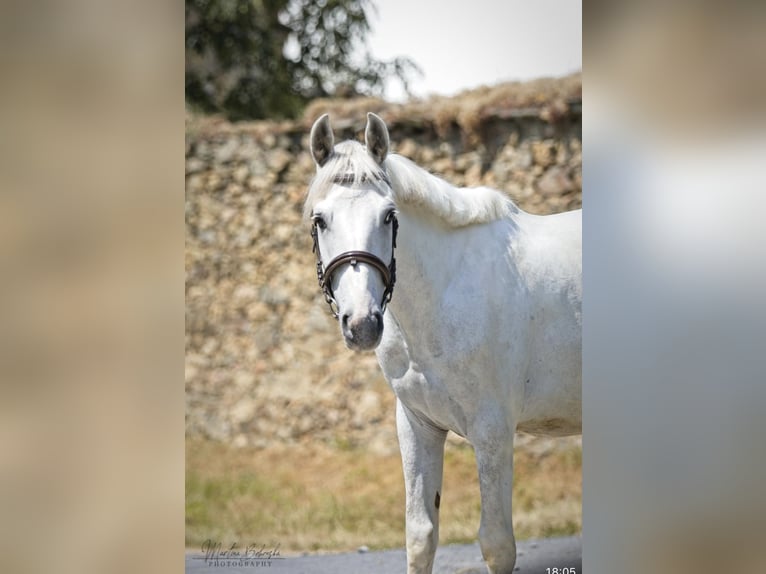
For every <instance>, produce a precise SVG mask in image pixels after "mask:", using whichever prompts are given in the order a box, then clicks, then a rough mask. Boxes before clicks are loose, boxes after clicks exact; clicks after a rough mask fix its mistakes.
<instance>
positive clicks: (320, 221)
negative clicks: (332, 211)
mask: <svg viewBox="0 0 766 574" xmlns="http://www.w3.org/2000/svg"><path fill="white" fill-rule="evenodd" d="M311 221H313V222H314V225H316V226H317V227H318V228H319V229H327V224H326V223H325V221H324V218H323V217H322V216H321V215H312V216H311Z"/></svg>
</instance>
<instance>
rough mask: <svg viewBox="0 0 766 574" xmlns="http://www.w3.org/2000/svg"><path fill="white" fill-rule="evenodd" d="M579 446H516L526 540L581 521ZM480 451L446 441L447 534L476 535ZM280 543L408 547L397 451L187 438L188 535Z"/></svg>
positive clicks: (320, 547) (305, 547)
mask: <svg viewBox="0 0 766 574" xmlns="http://www.w3.org/2000/svg"><path fill="white" fill-rule="evenodd" d="M580 465H581V449H580V447H579V446H572V445H571V443H569V444H565V445H564V446H562V447H560V448H553V449H547V450H546V452H545V453H537V454H535V453H534V452H533V451H532V450H529V449H517V452H516V457H515V466H516V473H515V479H514V505H515V506H514V525H515V529H516V535H517V537H518V538H520V539H523V538H529V537H539V536H552V535H565V534H573V533H576V532H579V531H580V528H581V512H580V501H581V474H580ZM479 513H480V505H479V487H478V480H477V477H476V468H475V460H474V456H473V450H472V449H471V448H470V447H467V446H460V445H457V446H455V445H452V444H450V445H448V448H447V454H446V457H445V470H444V488H443V493H442V504H441V521H440V524H441V526H440V542H441V543H442V544H448V543H456V542H472V541H474V540H475V538H476V532H477V530H478V524H479ZM208 538H212V539H219V540H223V541H237V540H238V541H240V542H245V541H247V542H248V543H250V542H257V543H258V544H276V543H280V544H281V548H282V550H283V551H284V552H287V553H289V552H302V551H310V552H322V551H343V550H352V549H354V548H357V547H359V546H361V545H367V546H369V547H371V548H373V549H375V548H390V547H400V546H403V545H404V485H403V479H402V471H401V462H400V460H399V456H398V455H389V456H377V455H372V454H369V453H367V452H365V451H362V450H343V449H332V448H329V447H327V446H322V445H300V446H293V447H273V448H269V449H263V450H256V449H248V448H241V449H235V448H232V447H228V446H226V445H223V444H220V443H213V442H209V441H203V440H199V439H187V446H186V543H187V546H189V547H192V548H199V545H200V544H201V543H202V542H203V541H204V540H206V539H208Z"/></svg>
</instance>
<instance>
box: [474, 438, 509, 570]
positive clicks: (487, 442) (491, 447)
mask: <svg viewBox="0 0 766 574" xmlns="http://www.w3.org/2000/svg"><path fill="white" fill-rule="evenodd" d="M513 432H514V431H513V430H512V428H509V427H508V426H507V425H498V427H496V428H493V429H490V430H489V432H486V431H485V432H482V433H481V435H482V436H481V438H479V439H476V440H475V441H473V446H474V449H475V451H476V465H477V467H478V471H479V489H480V491H481V521H480V526H479V545H480V546H481V553H482V555H483V556H484V560H486V561H487V567H488V568H489V571H490V573H491V574H511V572H513V566H514V564H515V563H516V540H515V538H514V536H513V522H512V519H511V493H512V488H513Z"/></svg>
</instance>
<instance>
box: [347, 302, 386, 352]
mask: <svg viewBox="0 0 766 574" xmlns="http://www.w3.org/2000/svg"><path fill="white" fill-rule="evenodd" d="M339 321H340V328H341V332H342V333H343V339H344V341H345V342H346V347H348V348H349V349H352V350H354V351H371V350H372V349H374V348H375V347H377V346H378V344H379V343H380V338H381V337H382V336H383V313H381V312H380V311H379V310H377V309H376V310H374V311H371V312H370V313H368V314H365V315H352V314H350V313H341V315H340V318H339Z"/></svg>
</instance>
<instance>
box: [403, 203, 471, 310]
mask: <svg viewBox="0 0 766 574" xmlns="http://www.w3.org/2000/svg"><path fill="white" fill-rule="evenodd" d="M399 220H400V226H399V237H398V242H397V248H396V267H397V283H396V288H395V289H394V297H393V298H392V300H391V304H390V306H391V308H392V310H393V312H394V315H396V316H397V318H402V319H404V318H410V319H413V320H418V319H421V318H422V315H423V314H427V313H429V312H431V311H433V310H434V309H432V307H434V305H437V304H438V303H437V301H438V297H439V295H440V294H441V293H442V292H443V291H444V289H445V288H446V287H447V286H448V284H449V282H450V280H451V278H452V276H453V275H454V273H455V272H457V271H459V267H458V264H459V261H460V259H461V257H462V256H463V254H462V251H463V247H462V246H461V245H460V244H458V242H456V241H455V237H454V233H452V232H451V231H452V230H449V229H446V228H444V227H443V226H442V225H440V224H439V223H437V222H435V221H432V220H430V218H429V217H428V216H423V214H420V213H417V212H416V211H415V210H411V209H406V208H405V209H402V210H400V214H399ZM400 322H401V321H400ZM405 322H408V321H406V320H405Z"/></svg>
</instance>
